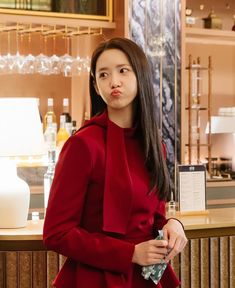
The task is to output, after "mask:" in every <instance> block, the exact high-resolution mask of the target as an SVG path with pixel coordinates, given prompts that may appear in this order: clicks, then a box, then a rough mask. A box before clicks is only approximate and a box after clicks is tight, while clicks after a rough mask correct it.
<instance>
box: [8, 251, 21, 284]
mask: <svg viewBox="0 0 235 288" xmlns="http://www.w3.org/2000/svg"><path fill="white" fill-rule="evenodd" d="M18 269H19V263H18V252H8V253H6V268H5V271H6V272H5V274H6V288H17V283H18V277H17V276H18Z"/></svg>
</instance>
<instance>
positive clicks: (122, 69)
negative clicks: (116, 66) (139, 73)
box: [120, 67, 129, 73]
mask: <svg viewBox="0 0 235 288" xmlns="http://www.w3.org/2000/svg"><path fill="white" fill-rule="evenodd" d="M127 71H129V70H128V69H127V68H124V67H123V68H121V69H120V73H126V72H127Z"/></svg>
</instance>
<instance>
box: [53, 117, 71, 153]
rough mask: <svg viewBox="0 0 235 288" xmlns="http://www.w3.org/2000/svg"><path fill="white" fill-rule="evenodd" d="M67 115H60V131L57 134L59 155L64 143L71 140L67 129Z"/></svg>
mask: <svg viewBox="0 0 235 288" xmlns="http://www.w3.org/2000/svg"><path fill="white" fill-rule="evenodd" d="M65 119H66V118H65V115H60V129H59V131H58V133H57V141H56V145H57V149H58V154H59V153H60V150H61V148H62V147H63V145H64V143H65V142H66V140H67V139H68V138H69V136H70V135H69V133H68V131H67V130H66V128H65Z"/></svg>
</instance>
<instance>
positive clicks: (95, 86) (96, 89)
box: [93, 81, 100, 95]
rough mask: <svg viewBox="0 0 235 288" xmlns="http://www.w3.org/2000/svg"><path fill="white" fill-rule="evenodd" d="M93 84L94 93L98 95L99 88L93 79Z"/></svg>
mask: <svg viewBox="0 0 235 288" xmlns="http://www.w3.org/2000/svg"><path fill="white" fill-rule="evenodd" d="M93 85H94V88H95V91H96V93H97V94H98V95H100V92H99V89H98V87H97V84H96V82H95V81H93Z"/></svg>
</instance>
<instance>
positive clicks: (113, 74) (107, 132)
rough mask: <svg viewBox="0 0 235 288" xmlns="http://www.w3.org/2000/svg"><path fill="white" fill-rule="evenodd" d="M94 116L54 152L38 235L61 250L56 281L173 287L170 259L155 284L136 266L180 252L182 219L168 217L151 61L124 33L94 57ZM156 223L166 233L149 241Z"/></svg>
mask: <svg viewBox="0 0 235 288" xmlns="http://www.w3.org/2000/svg"><path fill="white" fill-rule="evenodd" d="M90 94H91V99H92V113H93V115H94V114H96V113H97V112H99V114H98V115H96V116H94V117H92V119H91V120H90V121H88V122H87V123H86V124H85V125H84V126H83V127H82V128H81V129H80V130H79V131H78V132H77V133H76V134H75V135H73V136H71V137H70V138H69V140H68V141H67V142H66V143H65V145H64V147H63V149H62V152H61V154H60V157H59V160H58V163H57V166H56V172H55V177H54V181H53V184H52V187H51V192H50V198H49V203H48V208H47V213H46V218H45V224H44V235H43V236H44V243H45V245H46V246H47V247H48V248H49V249H52V250H54V251H56V252H58V253H60V254H62V255H65V256H66V257H67V260H66V263H65V264H64V266H63V268H62V269H61V271H60V272H59V274H58V275H57V277H56V279H55V281H54V285H55V287H59V288H60V287H61V288H62V287H64V288H73V287H78V288H90V287H94V288H106V287H107V288H144V287H145V288H148V287H149V288H150V287H164V288H165V287H177V286H178V285H179V281H178V279H177V278H176V277H175V274H174V272H173V271H172V269H171V267H170V265H169V264H168V265H167V268H166V270H165V272H164V274H163V276H162V278H161V280H160V283H159V284H158V285H157V286H156V285H155V284H154V283H153V282H152V281H151V280H145V279H144V278H143V276H142V275H141V271H142V266H145V265H151V264H157V263H163V262H166V263H168V262H169V261H170V260H171V259H173V257H174V256H175V255H176V254H178V253H179V252H181V251H182V249H183V248H184V246H185V245H186V242H187V240H186V237H185V234H184V230H183V227H182V225H181V223H180V222H179V221H178V220H176V219H169V220H166V218H165V199H166V198H167V196H168V194H169V186H170V185H169V177H168V173H167V167H166V164H165V160H164V153H165V152H163V151H164V149H163V146H162V144H161V139H160V137H159V135H158V126H157V121H156V116H155V113H156V107H155V100H154V93H153V86H152V79H151V73H150V68H149V65H148V62H147V59H146V56H145V54H144V53H143V51H142V50H141V49H140V48H139V47H138V46H137V45H136V44H135V43H134V42H132V41H131V40H128V39H125V38H114V39H111V40H109V41H106V42H104V43H101V44H100V45H99V46H98V47H97V49H96V50H95V51H94V53H93V55H92V60H91V71H90ZM159 229H163V231H164V240H155V237H156V236H157V230H159Z"/></svg>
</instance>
